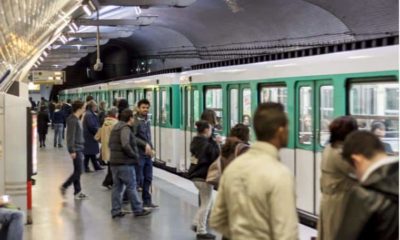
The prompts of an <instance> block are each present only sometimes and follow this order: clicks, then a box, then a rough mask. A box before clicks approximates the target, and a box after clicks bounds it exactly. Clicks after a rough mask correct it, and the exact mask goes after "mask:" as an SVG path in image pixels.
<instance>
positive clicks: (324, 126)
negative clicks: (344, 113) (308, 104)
mask: <svg viewBox="0 0 400 240" xmlns="http://www.w3.org/2000/svg"><path fill="white" fill-rule="evenodd" d="M319 91H320V93H319V97H320V101H319V104H320V106H319V116H320V117H319V121H320V122H319V126H320V127H319V128H320V130H319V141H320V143H319V144H320V145H321V146H324V145H325V144H326V143H327V142H328V139H329V136H330V133H329V124H330V123H331V122H332V120H333V118H334V115H333V100H334V99H333V86H320V88H319Z"/></svg>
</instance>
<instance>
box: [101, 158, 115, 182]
mask: <svg viewBox="0 0 400 240" xmlns="http://www.w3.org/2000/svg"><path fill="white" fill-rule="evenodd" d="M107 165H108V167H107V168H108V170H107V175H106V178H104V181H103V186H112V185H113V177H112V172H111V167H110V163H107Z"/></svg>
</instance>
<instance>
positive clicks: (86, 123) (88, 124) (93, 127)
mask: <svg viewBox="0 0 400 240" xmlns="http://www.w3.org/2000/svg"><path fill="white" fill-rule="evenodd" d="M82 125H83V137H84V138H85V149H84V150H83V153H84V154H85V155H96V154H98V153H99V152H100V148H99V143H98V142H97V141H96V139H94V136H95V135H96V133H97V131H98V130H99V127H100V126H99V119H98V118H97V116H96V114H95V113H94V112H93V111H91V110H87V111H86V113H85V116H84V119H83V123H82Z"/></svg>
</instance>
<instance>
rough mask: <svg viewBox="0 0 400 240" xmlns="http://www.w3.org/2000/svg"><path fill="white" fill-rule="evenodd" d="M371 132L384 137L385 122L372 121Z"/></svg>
mask: <svg viewBox="0 0 400 240" xmlns="http://www.w3.org/2000/svg"><path fill="white" fill-rule="evenodd" d="M371 132H372V133H373V134H375V135H376V136H378V137H380V138H383V137H385V134H386V129H385V124H383V123H382V122H374V123H372V126H371Z"/></svg>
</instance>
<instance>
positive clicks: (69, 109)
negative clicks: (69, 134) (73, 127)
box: [61, 99, 72, 139]
mask: <svg viewBox="0 0 400 240" xmlns="http://www.w3.org/2000/svg"><path fill="white" fill-rule="evenodd" d="M71 103H72V101H71V99H67V102H66V103H64V104H63V105H62V108H61V110H62V111H63V113H64V129H63V132H62V138H63V139H64V136H65V128H66V126H67V123H66V121H67V118H68V117H69V115H71V114H72V105H71Z"/></svg>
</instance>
